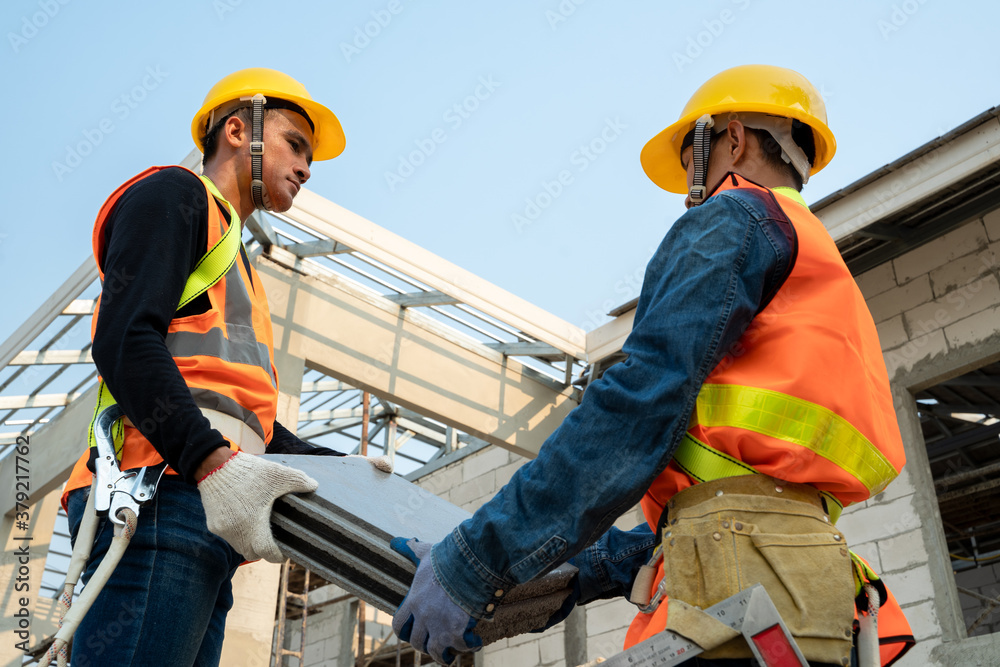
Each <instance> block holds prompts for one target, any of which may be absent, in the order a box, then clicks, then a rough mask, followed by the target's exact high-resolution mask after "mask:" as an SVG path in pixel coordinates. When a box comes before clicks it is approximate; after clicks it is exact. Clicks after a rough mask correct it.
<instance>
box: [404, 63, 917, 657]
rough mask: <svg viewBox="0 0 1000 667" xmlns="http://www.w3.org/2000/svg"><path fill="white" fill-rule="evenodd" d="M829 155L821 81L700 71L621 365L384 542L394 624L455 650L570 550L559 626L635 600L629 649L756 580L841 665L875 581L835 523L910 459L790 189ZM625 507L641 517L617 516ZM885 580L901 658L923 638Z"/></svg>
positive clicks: (863, 328)
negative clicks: (669, 219)
mask: <svg viewBox="0 0 1000 667" xmlns="http://www.w3.org/2000/svg"><path fill="white" fill-rule="evenodd" d="M835 149H836V144H835V140H834V136H833V134H832V133H831V131H830V129H829V128H828V127H827V123H826V110H825V106H824V103H823V99H822V97H821V96H820V94H819V93H818V91H817V90H816V88H815V87H814V86H813V85H812V84H811V83H810V82H809V81H808V80H806V78H805V77H803V76H802V75H800V74H798V73H797V72H794V71H791V70H788V69H784V68H780V67H770V66H763V65H750V66H742V67H735V68H732V69H729V70H726V71H724V72H722V73H720V74H718V75H716V76H714V77H712V78H711V79H709V80H708V81H707V82H706V83H705V84H704V85H703V86H702V87H701V88H699V89H698V90H697V91H696V92H695V94H694V95H693V96H692V98H691V99H690V101H689V102H688V103H687V105H686V106H685V108H684V110H683V112H682V114H681V117H680V119H679V120H678V121H677V122H676V123H674V124H673V125H671V126H669V127H668V128H666V129H665V130H664V131H662V132H661V133H660V134H658V135H657V136H656V137H654V138H653V139H652V140H650V141H649V142H648V143H647V144H646V146H645V148H644V149H643V150H642V154H641V162H642V166H643V169H644V170H645V172H646V174H647V175H648V176H649V178H650V179H651V180H652V181H653V182H654V183H655V184H657V185H658V186H660V187H661V188H664V189H665V190H668V191H670V192H675V193H680V194H687V200H686V204H687V207H688V211H687V212H686V213H685V214H684V215H683V216H681V217H680V218H679V219H678V220H677V222H676V223H675V224H674V225H673V226H672V227H671V229H670V231H669V232H668V233H667V235H666V237H665V238H664V240H663V242H662V244H661V245H660V247H659V249H658V250H657V252H656V253H655V255H654V256H653V258H652V260H651V261H650V262H649V265H648V266H647V268H646V274H645V280H644V283H643V287H642V292H641V295H640V297H639V301H638V305H637V307H636V311H635V323H634V326H633V330H632V332H631V334H630V335H629V337H628V339H627V340H626V342H625V344H624V346H623V351H624V352H625V353H626V354H627V355H628V356H627V359H626V360H625V361H624V362H622V363H619V364H616V365H615V366H612V367H611V368H609V369H608V370H607V372H606V373H605V374H604V376H603V377H602V378H601V379H599V380H597V381H595V382H593V383H592V384H591V385H590V386H589V387H588V388H587V390H586V393H585V395H584V397H583V400H582V402H581V404H580V405H579V406H578V407H577V408H576V409H575V410H574V411H573V412H572V413H571V414H570V415H569V416H568V417H567V418H566V420H565V421H564V422H563V423H562V424H561V425H560V427H559V428H558V429H557V430H556V431H555V432H554V433H553V434H552V435H551V436H550V437H549V438H548V440H546V442H545V444H544V445H543V446H542V448H541V450H540V451H539V454H538V457H537V458H536V459H534V460H533V461H531V462H529V463H527V464H525V465H524V466H523V467H522V468H520V470H518V472H517V473H516V474H515V475H514V476H513V478H512V479H511V480H510V482H509V483H508V484H507V485H506V486H505V487H504V488H503V489H501V490H500V491H499V492H498V493H497V495H496V496H495V497H494V498H493V499H492V500H491V501H490V502H488V503H487V504H486V505H484V506H483V507H482V508H480V509H479V510H478V511H477V512H476V513H475V514H474V515H473V516H472V518H470V519H469V520H467V521H465V522H463V523H462V524H461V525H460V526H458V527H457V528H456V529H455V530H454V531H453V532H452V533H451V534H450V535H449V536H448V537H447V538H445V539H444V540H443V541H441V542H439V543H438V544H436V545H433V546H431V545H428V544H423V543H419V542H416V541H412V540H411V541H405V542H404V541H403V540H401V539H399V538H397V540H396V541H394V544H395V545H396V549H397V551H400V552H402V553H404V554H406V555H407V556H409V557H410V558H411V559H412V560H413V561H414V562H416V563H418V568H417V572H416V575H415V578H414V581H413V584H412V587H411V588H410V591H409V593H408V595H407V597H406V598H405V599H404V601H403V603H402V605H401V606H400V608H399V610H398V611H397V613H396V615H395V618H394V622H393V627H394V629H395V630H396V633H397V634H398V635H399V636H400V638H401V639H403V640H407V641H410V642H411V643H412V644H414V645H415V646H416V647H417V648H418V649H420V650H422V651H426V652H429V653H430V654H431V656H433V657H434V658H435V659H436V660H438V661H439V662H441V663H444V664H447V663H448V662H449V660H451V659H452V658H454V656H455V655H456V654H457V653H460V652H465V651H473V650H476V649H477V647H478V646H481V642H480V640H479V638H478V637H477V636H476V624H477V622H478V621H479V620H480V619H490V618H491V617H492V614H493V611H494V609H495V608H496V605H497V604H499V603H500V602H501V601H502V600H503V598H504V596H505V595H506V593H507V591H509V590H510V589H511V588H512V587H513V586H515V585H516V584H519V583H523V582H525V581H528V580H530V579H532V578H534V577H536V576H538V575H540V574H542V573H544V572H546V571H548V570H549V569H551V568H553V567H555V566H556V565H558V564H560V563H563V562H565V561H567V559H570V558H571V557H572V562H573V563H574V564H575V565H576V566H577V567H579V569H580V572H579V574H578V575H577V578H576V582H575V585H574V593H573V594H572V595H571V596H570V597H569V599H568V600H567V603H566V605H564V608H563V609H562V610H560V612H559V613H558V614H556V615H554V616H553V618H552V619H551V620H550V624H551V623H554V622H557V621H558V620H560V619H561V618H564V617H565V615H566V614H568V612H569V610H571V609H572V606H573V605H574V604H585V603H587V602H590V601H592V600H596V599H603V598H611V597H617V596H625V597H628V598H630V599H631V600H632V601H633V602H635V603H636V604H637V605H639V606H640V608H641V611H640V613H639V614H638V615H637V616H636V617H635V620H634V621H633V622H632V625H631V627H630V628H629V631H628V635H627V641H626V647H628V646H631V645H633V644H635V643H637V642H639V641H641V640H643V639H645V638H647V637H650V636H652V635H654V634H656V633H658V632H660V631H662V630H663V629H664V628H666V627H668V609H671V608H675V607H677V606H678V605H681V604H682V603H687V606H686V608H685V610H686V611H687V612H688V613H686V614H684V613H677V614H676V616H671V617H670V625H669V627H670V629H672V630H674V631H677V632H679V633H680V634H682V635H684V636H688V637H697V636H698V634H699V631H698V628H697V627H696V626H697V623H696V622H691V623H689V622H688V621H690V620H691V618H692V617H696V620H697V617H698V614H699V613H701V612H697V610H696V608H700V609H705V608H707V607H708V606H710V605H712V604H715V603H717V602H720V601H722V600H724V599H726V598H728V597H731V596H732V595H734V594H736V593H738V592H739V591H740V590H742V589H745V588H748V587H749V586H750V585H752V584H754V583H758V582H759V583H762V584H764V586H765V588H766V590H767V591H768V593H769V594H770V596H771V598H772V599H773V600H774V602H775V604H776V605H777V607H778V610H779V612H780V613H781V614H782V616H783V618H784V620H785V622H786V623H787V624H788V626H789V628H790V630H791V632H792V633H793V635H794V636H795V638H796V640H797V642H798V645H799V647H800V649H801V650H802V652H803V653H804V655H805V657H806V658H807V659H808V660H809V661H810V662H812V664H830V665H845V664H849V662H850V654H851V651H852V635H853V625H854V623H853V620H854V616H855V605H854V604H853V602H854V599H855V594H856V592H857V591H858V590H859V589H860V590H868V589H864V588H863V586H862V584H864V583H869V582H877V575H875V574H874V573H873V572H871V571H870V569H869V568H867V566H866V564H863V562H862V561H861V560H860V559H857V560H855V558H853V557H852V555H851V554H850V553H849V551H848V549H847V545H846V540H845V538H844V536H843V535H842V534H841V533H840V532H839V531H838V530H837V529H836V528H835V527H834V525H833V523H834V522H835V521H836V518H837V517H838V516H839V514H840V510H841V509H842V507H843V506H844V505H847V504H850V503H855V502H860V501H863V500H865V499H867V498H869V497H870V496H872V495H873V494H876V493H878V492H880V491H881V490H882V489H884V488H885V486H886V485H887V484H888V483H889V482H890V481H891V480H892V479H893V478H895V477H896V476H897V474H898V473H899V471H900V470H901V468H902V466H903V464H904V454H903V444H902V441H901V438H900V434H899V429H898V426H897V423H896V417H895V412H894V409H893V401H892V397H891V395H890V390H889V380H888V377H887V373H886V368H885V364H884V361H883V359H882V355H881V348H880V345H879V340H878V336H877V334H876V330H875V325H874V323H873V322H872V318H871V316H870V314H869V312H868V309H867V307H866V304H865V301H864V298H863V297H862V295H861V293H860V291H859V290H858V288H857V286H856V284H855V283H854V280H853V278H852V277H851V274H850V272H849V271H848V269H847V267H846V266H845V264H844V262H843V260H842V259H841V257H840V254H839V252H838V251H837V247H836V245H835V244H834V242H833V240H832V239H831V238H830V236H829V235H828V234H827V232H826V230H825V228H824V227H823V225H822V223H821V222H820V221H819V220H818V219H817V218H816V217H815V216H813V215H812V214H811V213H810V212H809V209H808V207H807V205H806V203H805V201H804V200H803V198H802V196H801V194H800V193H799V191H800V190H801V188H802V185H803V184H804V183H806V182H807V181H808V179H809V177H810V176H811V175H812V174H815V173H816V172H818V171H819V170H820V169H822V168H823V167H825V166H826V165H827V164H828V163H829V161H830V159H831V158H832V157H833V154H834V151H835ZM636 503H640V504H641V507H642V510H643V512H644V514H645V518H646V520H647V523H646V524H644V525H641V526H639V527H637V528H636V529H634V530H632V531H628V532H625V531H621V530H617V529H613V528H612V529H609V527H610V526H611V524H612V522H613V521H615V520H616V519H617V518H618V517H619V516H621V515H622V513H623V512H625V511H626V510H628V509H629V508H630V507H633V506H634V505H635V504H636ZM855 573H859V574H858V580H857V582H856V581H855V576H853V575H854V574H855ZM878 589H879V590H878V593H879V594H881V593H883V591H884V587H883V586H881V583H880V582H878ZM877 596H878V597H883V598H884V599H882V600H881V601H882V602H883V603H885V604H886V605H887V606H886V607H885V608H884V611H885V612H886V615H883V616H882V617H880V621H881V622H882V624H883V625H885V626H886V627H885V628H884V630H885V632H884V634H883V633H882V632H880V634H883V636H884V637H887V638H889V637H893V636H895V637H896V642H895V643H892V641H887V643H886V644H885V645H884V646H883V651H882V652H883V657H882V660H881V661H882V662H884V663H886V664H888V662H889V661H891V660H893V659H895V658H896V657H898V655H899V654H901V652H902V651H904V650H905V649H906V648H907V647H908V646H909V644H910V643H912V636H910V635H911V633H910V632H909V628H908V626H906V622H905V619H903V618H902V615H901V614H900V613H899V610H898V606H893V605H892V601H891V600H890V599H889V598H888V596H887V595H877ZM668 600H669V602H668ZM678 608H680V607H678ZM865 609H867V608H865ZM691 610H695V611H694V612H692V611H691ZM887 616H888V618H887ZM686 619H687V620H686ZM692 623H693V625H692ZM881 629H883V628H882V626H880V630H881ZM703 641H704V642H705V643H704V644H702V646H703V647H704V648H706V649H711V650H708V652H706V653H704V654H703V656H702V658H704V660H703V662H702V664H717V663H716V662H715V660H718V661H719V662H718V664H727V665H728V664H733V665H749V664H753V663H752V660H751V658H750V656H751V653H750V649H749V647H748V646H747V644H746V643H745V642H744V640H743V639H742V638H741V637H740V638H737V639H734V640H729V641H727V642H726V643H723V644H721V645H720V644H718V641H716V643H715V644H714V645H712V642H710V641H708V640H707V639H705V640H703ZM702 658H697V660H702Z"/></svg>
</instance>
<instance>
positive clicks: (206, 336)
mask: <svg viewBox="0 0 1000 667" xmlns="http://www.w3.org/2000/svg"><path fill="white" fill-rule="evenodd" d="M161 169H184V167H150V168H149V169H147V170H146V171H144V172H142V173H140V174H138V175H136V176H134V177H132V178H131V179H129V180H128V181H126V182H125V183H124V184H122V185H121V186H120V187H119V188H118V189H117V190H115V191H114V192H113V193H112V194H111V196H110V197H108V199H107V200H106V201H105V202H104V205H103V206H101V210H100V212H99V213H98V214H97V221H96V222H95V224H94V235H93V245H94V259H95V260H96V261H97V265H98V267H97V268H98V271H99V272H100V277H101V281H102V282H103V280H104V268H103V267H102V266H101V258H102V257H103V254H104V253H103V250H104V244H105V238H104V229H105V225H106V223H107V220H108V216H109V215H110V214H111V211H112V210H113V209H114V207H115V204H116V203H117V202H118V199H119V198H120V197H121V196H122V194H124V193H125V191H126V190H128V189H129V188H130V187H131V186H132V185H134V184H135V183H138V182H139V181H141V180H142V179H144V178H146V177H148V176H151V175H152V174H155V173H156V172H158V171H160V170H161ZM188 171H190V170H188ZM191 173H194V172H191ZM205 195H206V197H207V201H208V202H213V201H215V202H216V204H217V205H215V206H212V205H209V207H208V245H207V247H206V248H205V252H206V253H207V252H208V250H209V249H210V248H212V247H213V246H214V245H215V244H216V243H217V242H218V241H219V239H220V238H221V237H222V235H223V234H224V233H225V231H226V229H228V227H229V223H227V222H226V219H225V217H224V216H223V215H222V209H221V208H220V207H221V206H224V205H226V203H224V202H219V201H218V199H215V198H214V196H213V194H212V192H211V190H210V189H209V187H208V185H205ZM205 294H207V295H208V299H209V302H210V303H211V308H210V309H209V310H207V311H206V312H204V313H199V314H197V315H189V316H185V317H180V318H175V319H174V320H172V321H171V322H170V325H169V327H168V328H167V335H166V340H165V342H166V345H167V349H169V350H170V353H171V355H172V356H173V358H174V361H175V362H176V363H177V368H178V370H179V371H180V373H181V376H182V377H183V378H184V381H185V382H186V383H187V385H188V387H189V388H190V389H191V396H192V398H194V402H195V403H196V404H197V405H198V407H200V408H205V409H210V410H216V411H218V412H222V413H225V414H227V415H229V416H231V417H235V418H236V419H239V420H240V421H242V422H243V423H245V424H246V425H247V426H248V427H249V428H250V429H251V430H253V431H254V432H255V433H256V434H257V435H258V436H259V437H260V438H261V440H263V441H264V442H265V443H267V442H270V440H271V435H272V431H273V429H274V417H275V413H276V410H277V403H278V375H277V369H275V367H274V338H273V334H272V332H271V314H270V311H269V309H268V306H267V297H266V295H265V294H264V290H263V289H262V286H261V282H260V278H259V277H258V276H257V272H256V271H255V270H254V269H253V267H252V266H251V267H250V270H249V273H248V272H247V267H246V266H245V265H244V263H243V262H242V261H240V259H239V258H237V259H236V261H235V262H234V263H233V264H232V266H231V267H230V268H229V270H228V271H227V272H226V273H225V275H224V276H223V277H222V278H221V279H219V280H218V281H217V282H216V283H215V284H213V285H212V286H211V287H210V288H209V289H208V290H207V291H206V292H205ZM100 306H101V304H100V298H98V301H97V304H96V306H95V308H94V315H93V319H92V320H91V337H93V334H94V331H95V330H96V329H97V317H98V315H99V314H100ZM227 440H228V439H227ZM230 448H231V449H234V450H236V449H239V446H238V444H237V443H234V442H231V441H230ZM89 457H90V454H89V452H84V453H83V455H82V456H81V457H80V458H79V460H78V461H77V462H76V465H75V466H74V467H73V472H72V473H71V474H70V478H69V481H68V482H67V483H66V489H65V491H64V492H63V506H64V507H65V504H66V495H67V494H68V493H69V492H70V491H72V490H73V489H77V488H80V487H84V486H90V483H91V479H92V474H91V472H90V470H89V469H88V468H87V462H88V460H89ZM161 461H163V458H162V457H161V456H160V455H159V454H158V453H157V452H156V450H155V449H154V448H153V445H152V444H151V443H150V442H149V440H147V439H146V438H145V437H144V436H143V435H142V433H141V432H140V431H139V429H137V428H135V427H134V426H132V425H131V424H130V423H129V422H128V421H126V422H125V428H124V443H123V446H122V450H121V461H120V463H119V466H120V467H121V469H122V470H129V469H132V468H141V467H142V466H151V465H156V464H158V463H160V462H161ZM166 474H168V475H176V474H177V473H176V472H175V471H174V470H172V469H171V468H169V467H168V468H167V469H166Z"/></svg>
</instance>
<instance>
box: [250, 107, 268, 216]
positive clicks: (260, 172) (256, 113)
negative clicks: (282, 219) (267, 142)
mask: <svg viewBox="0 0 1000 667" xmlns="http://www.w3.org/2000/svg"><path fill="white" fill-rule="evenodd" d="M266 103H267V98H265V97H264V96H263V95H262V94H260V93H257V94H256V95H254V96H253V97H251V98H250V106H251V116H250V178H251V179H252V180H251V181H250V194H251V195H252V196H253V205H254V206H255V207H257V208H258V209H260V210H262V211H270V210H271V199H270V198H269V197H268V196H267V186H266V185H264V104H266Z"/></svg>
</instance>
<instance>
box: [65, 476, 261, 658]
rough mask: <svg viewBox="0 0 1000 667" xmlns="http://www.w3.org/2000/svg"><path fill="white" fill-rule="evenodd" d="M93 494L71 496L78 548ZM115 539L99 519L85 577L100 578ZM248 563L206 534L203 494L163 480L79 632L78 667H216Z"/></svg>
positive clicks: (76, 640)
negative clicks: (239, 572) (238, 575)
mask: <svg viewBox="0 0 1000 667" xmlns="http://www.w3.org/2000/svg"><path fill="white" fill-rule="evenodd" d="M89 495H90V489H89V487H88V488H84V489H77V490H75V491H73V492H71V493H70V494H69V498H68V500H67V508H68V515H69V526H70V535H71V536H72V539H73V541H74V542H75V541H76V535H77V532H78V531H79V527H80V522H81V520H82V518H83V511H84V508H85V507H86V503H87V497H88V496H89ZM113 536H114V530H113V525H112V524H111V522H110V521H109V520H108V519H100V522H99V524H98V528H97V536H96V539H95V540H94V549H93V551H92V552H91V557H90V561H88V563H87V568H86V570H85V572H84V574H83V581H84V583H86V582H87V581H89V580H90V577H91V576H92V575H93V574H94V572H95V571H96V570H97V566H98V565H99V564H100V561H101V559H102V558H103V556H104V554H105V553H106V552H107V550H108V547H109V545H110V544H111V538H112V537H113ZM241 562H243V557H242V556H240V554H238V553H237V552H236V551H234V550H233V549H232V547H230V546H229V544H228V543H227V542H226V541H224V540H223V539H222V538H220V537H217V536H215V535H214V534H212V533H211V532H209V531H208V528H207V527H206V524H205V511H204V509H203V508H202V504H201V497H200V496H199V495H198V489H197V487H195V486H193V485H191V484H187V483H186V482H183V481H180V480H179V479H176V478H174V479H171V478H164V479H163V481H162V482H161V483H160V487H159V489H158V490H157V492H156V495H155V496H154V498H153V500H152V501H151V502H149V503H148V504H146V505H144V506H143V507H142V509H141V510H140V512H139V522H138V527H137V529H136V533H135V535H134V536H133V538H132V542H131V544H130V545H129V547H128V549H127V550H126V551H125V555H124V556H123V557H122V560H121V562H120V563H119V564H118V567H117V568H116V569H115V571H114V573H113V574H112V575H111V579H110V580H109V581H108V583H107V585H106V586H105V587H104V590H103V591H101V594H100V595H99V596H98V598H97V600H96V601H95V602H94V606H93V607H91V609H90V611H89V613H88V614H87V616H86V617H85V618H84V620H83V622H82V623H81V624H80V627H79V628H78V629H77V631H76V635H75V636H74V639H73V653H72V663H73V667H95V666H101V667H104V666H114V667H119V666H122V667H124V666H126V665H130V666H132V667H139V666H144V665H150V666H154V665H170V667H180V666H186V665H197V666H198V667H203V666H208V665H213V666H214V665H218V664H219V657H220V655H221V653H222V639H223V635H224V632H225V624H226V614H227V613H228V612H229V609H230V608H231V607H232V605H233V589H232V578H233V574H235V572H236V568H237V567H238V566H239V564H240V563H241Z"/></svg>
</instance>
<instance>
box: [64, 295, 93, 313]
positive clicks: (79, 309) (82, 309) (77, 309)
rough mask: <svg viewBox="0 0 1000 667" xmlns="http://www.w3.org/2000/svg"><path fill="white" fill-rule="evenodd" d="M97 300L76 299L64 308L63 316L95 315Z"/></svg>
mask: <svg viewBox="0 0 1000 667" xmlns="http://www.w3.org/2000/svg"><path fill="white" fill-rule="evenodd" d="M96 306H97V299H74V300H73V301H71V302H70V304H69V305H68V306H66V307H65V308H63V311H62V314H63V315H93V314H94V308H95V307H96Z"/></svg>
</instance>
